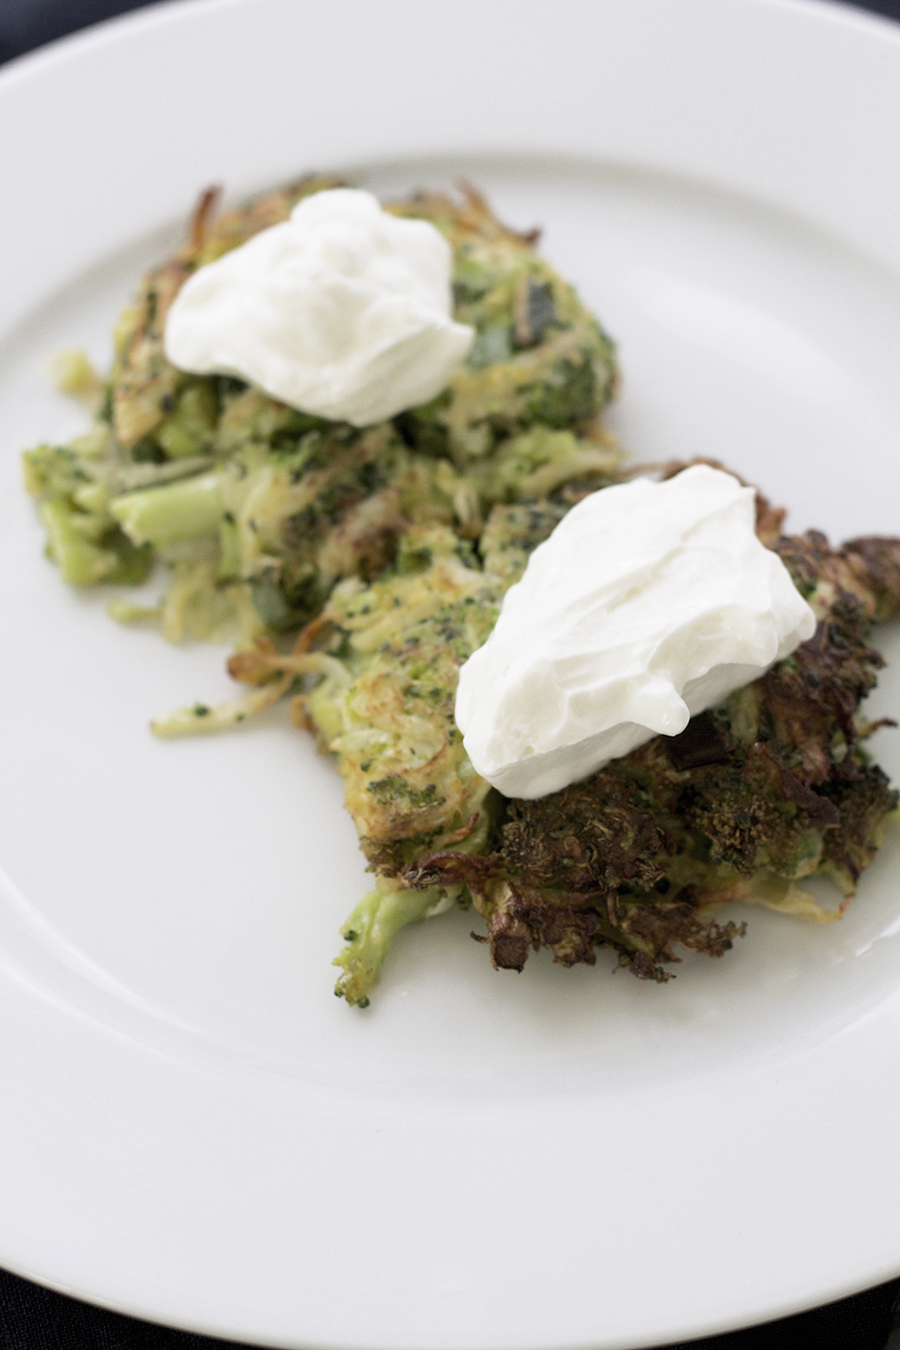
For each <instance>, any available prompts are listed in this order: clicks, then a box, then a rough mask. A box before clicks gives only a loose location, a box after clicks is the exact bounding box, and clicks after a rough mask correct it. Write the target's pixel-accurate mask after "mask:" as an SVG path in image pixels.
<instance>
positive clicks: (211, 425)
mask: <svg viewBox="0 0 900 1350" xmlns="http://www.w3.org/2000/svg"><path fill="white" fill-rule="evenodd" d="M336 184H337V180H334V179H329V178H324V177H321V176H318V177H309V178H305V179H301V180H300V181H299V182H297V183H294V184H292V185H290V186H288V187H286V188H283V189H279V190H278V191H276V192H272V193H268V194H266V195H265V196H262V197H260V198H257V199H256V200H255V201H254V202H251V203H250V204H249V206H246V207H244V208H242V209H240V210H237V211H232V212H229V213H227V214H225V215H222V216H221V217H220V218H218V219H215V216H214V213H215V206H216V199H217V194H216V193H215V192H213V191H210V192H207V193H205V194H204V195H203V197H202V198H201V201H200V204H199V206H198V208H197V210H196V212H195V215H194V218H193V221H192V224H191V228H190V231H189V238H188V240H187V242H186V243H185V245H184V247H183V248H181V249H180V250H179V251H178V252H177V253H176V254H175V255H174V256H173V257H172V258H170V259H169V260H168V261H166V262H165V263H163V264H162V265H161V266H160V267H157V268H154V269H153V270H152V271H150V272H149V273H148V274H147V276H146V277H145V278H144V281H143V283H142V285H141V288H140V291H139V294H138V296H137V299H136V301H135V303H134V305H132V306H130V307H129V308H128V309H127V310H126V311H125V312H124V314H123V315H122V317H121V319H120V321H119V325H118V328H117V331H116V343H115V351H116V355H115V361H114V364H113V368H112V371H111V373H110V376H109V379H108V380H107V382H106V385H105V387H104V386H103V385H102V382H100V381H99V380H98V379H97V378H96V377H95V378H94V379H90V378H85V375H84V371H81V370H80V371H79V380H80V384H81V386H82V387H83V388H84V389H87V388H91V390H92V391H93V388H94V385H95V384H96V385H97V386H98V387H99V389H100V394H101V399H100V406H99V408H98V410H97V415H96V420H95V423H94V426H93V427H92V429H91V431H90V432H89V433H88V434H87V435H86V436H84V437H81V438H79V439H78V440H76V441H73V442H72V443H71V444H70V445H67V446H48V445H44V446H38V447H37V448H36V449H34V450H31V451H28V452H27V453H26V455H25V473H26V483H27V486H28V488H29V490H30V491H31V492H32V493H33V494H34V495H35V496H36V497H37V498H38V500H39V502H40V507H41V513H42V517H43V520H44V523H45V527H46V529H47V533H48V552H49V553H50V555H51V557H52V558H53V559H54V560H55V561H56V562H57V563H58V565H59V567H60V569H61V571H62V573H63V577H64V579H65V580H66V581H69V582H72V583H73V584H76V585H91V584H94V583H97V582H102V581H106V582H115V583H122V584H130V583H135V582H140V581H142V580H143V579H144V578H145V577H146V575H147V574H148V572H149V570H150V568H151V566H152V564H153V562H154V560H155V559H157V558H159V559H161V560H162V561H163V562H164V563H165V564H166V565H167V566H168V567H169V569H170V571H171V574H172V576H171V584H170V586H169V588H168V591H167V593H166V595H165V596H164V598H163V601H162V603H161V608H160V612H159V616H158V617H159V618H160V620H161V624H162V628H163V632H164V633H165V635H166V636H167V637H169V638H170V639H172V640H178V639H179V638H180V637H182V636H183V635H185V634H190V635H193V636H197V637H213V638H218V637H220V636H222V635H223V633H224V631H225V629H227V628H228V627H229V625H230V627H231V629H232V630H236V631H237V634H238V640H239V645H240V646H241V647H246V646H248V645H249V644H250V643H251V642H252V641H253V640H254V639H255V638H256V637H259V636H261V635H264V634H267V635H269V636H274V635H276V634H278V633H280V632H284V631H288V630H291V629H293V630H296V629H298V628H300V627H301V626H302V625H303V624H305V623H307V622H309V620H310V619H312V618H314V617H315V616H316V615H317V614H318V613H319V612H320V610H321V609H322V606H323V605H324V604H325V602H326V600H327V598H328V595H329V593H330V591H331V588H332V586H333V585H334V583H335V582H336V581H337V580H339V579H340V578H342V577H347V576H359V577H362V578H363V579H367V578H369V577H371V576H374V575H375V574H377V572H378V571H379V570H380V569H381V568H383V567H384V566H386V565H387V564H388V563H390V562H391V560H392V559H393V556H394V553H395V551H396V547H397V540H398V537H399V536H400V534H402V533H403V531H404V530H406V529H408V528H409V527H410V526H413V525H416V524H419V523H424V522H429V523H433V524H437V525H448V526H452V527H453V528H454V529H455V530H456V531H457V532H458V533H459V534H461V535H463V536H465V537H468V538H471V539H473V540H474V539H477V538H478V536H479V534H480V532H481V530H482V528H483V525H484V519H485V516H486V514H487V513H488V512H489V510H490V508H491V506H492V505H493V504H494V503H495V502H498V501H500V502H506V501H520V500H528V499H532V498H537V497H541V496H544V495H546V494H547V493H550V492H553V491H555V490H556V489H558V488H559V487H560V486H561V485H564V484H566V483H569V482H572V481H576V480H577V481H584V482H589V483H592V484H593V485H597V484H599V483H602V482H604V481H607V480H608V476H609V474H610V473H611V472H612V471H613V470H614V469H615V467H616V465H617V463H618V460H619V455H618V452H617V451H616V450H615V448H614V446H613V443H612V441H611V438H610V437H609V436H608V435H607V434H606V433H605V432H604V431H603V429H602V427H601V426H600V424H599V421H598V417H599V413H600V412H601V410H602V408H603V407H604V406H605V404H606V403H607V402H608V400H609V398H610V396H611V393H612V390H613V385H614V381H615V364H614V355H613V348H612V344H611V343H610V341H609V339H608V338H607V337H606V336H605V334H603V332H602V330H601V329H600V327H599V325H598V324H597V322H596V320H595V319H594V318H593V317H592V316H591V315H590V313H589V312H588V311H587V310H586V309H584V307H583V306H582V305H581V304H580V303H579V301H578V299H577V298H576V296H575V293H574V291H572V289H571V287H569V286H567V285H566V284H565V283H564V282H563V281H562V280H561V279H560V278H559V277H557V276H556V274H555V273H554V272H553V271H552V269H551V268H549V267H548V266H547V264H546V263H544V262H543V261H542V260H541V259H540V258H539V257H538V255H537V254H536V253H535V252H534V249H533V248H532V247H531V243H530V241H529V239H528V238H526V237H522V236H519V235H517V234H515V233H513V232H512V231H510V230H507V229H506V228H505V227H504V226H502V225H501V224H500V223H499V222H498V221H497V220H496V219H495V218H494V217H493V215H492V214H491V212H490V211H489V209H488V207H487V206H486V204H485V203H484V201H483V200H482V199H481V198H479V197H478V196H477V195H476V194H474V193H473V192H471V191H468V192H467V194H466V195H465V196H464V197H463V198H462V200H460V201H458V202H454V201H453V200H451V199H450V198H448V197H423V198H421V199H416V200H414V201H412V202H408V203H400V204H398V205H396V206H394V207H393V208H391V209H393V210H395V211H397V212H400V213H403V214H406V215H415V216H422V217H423V218H426V219H430V220H433V221H434V223H435V225H436V226H437V227H438V228H439V229H441V230H443V232H444V233H445V234H446V235H447V237H448V238H449V240H450V243H451V245H452V248H453V258H454V292H455V296H456V314H457V317H458V318H461V319H463V320H464V321H465V322H466V323H471V324H473V325H474V326H475V328H476V329H477V338H476V342H475V345H474V348H473V352H472V354H471V356H470V358H469V362H468V364H467V365H466V366H465V367H464V368H463V369H462V370H461V371H460V373H459V374H458V375H457V377H456V378H455V379H454V381H453V383H452V384H451V386H450V387H449V388H448V389H447V390H446V391H445V392H444V393H443V394H441V395H440V396H439V397H438V399H436V400H435V401H434V402H433V403H432V404H430V405H429V406H428V407H426V408H419V409H413V410H411V411H409V412H406V413H403V414H402V415H400V416H399V417H397V418H395V419H393V420H392V421H389V422H384V423H381V424H379V425H378V426H375V427H369V428H365V429H359V428H355V427H352V426H349V425H347V424H345V423H339V422H331V421H327V420H325V419H323V418H319V417H314V416H311V415H307V414H305V413H301V412H298V411H296V410H295V409H293V408H289V407H286V406H285V405H284V404H282V403H279V402H278V401H277V400H275V399H272V398H270V397H269V396H268V395H266V394H263V393H262V392H260V391H259V390H257V389H254V388H250V387H248V386H247V385H246V384H245V383H243V382H242V381H240V380H236V379H233V378H231V377H224V376H223V377H218V376H196V375H190V374H187V373H186V372H183V371H179V370H176V369H175V367H173V366H172V365H171V364H170V363H169V362H168V361H167V359H166V356H165V351H164V346H163V337H164V330H165V319H166V315H167V313H168V310H169V307H170V305H171V303H172V301H173V299H174V297H175V296H176V294H177V293H178V290H179V288H180V287H181V286H182V284H183V283H184V281H185V280H186V279H187V278H188V277H189V276H190V275H191V274H192V273H193V272H195V271H196V270H197V269H198V268H199V267H202V266H203V265H204V264H206V263H208V262H210V261H212V260H214V259H216V258H218V257H221V256H222V255H223V254H224V253H226V252H228V251H229V250H230V249H232V248H235V247H237V246H238V245H239V244H241V243H243V242H244V241H245V240H246V239H248V238H250V237H251V235H253V234H254V233H256V232H257V231H258V230H261V229H264V228H266V227H268V226H271V225H274V224H277V223H278V222H280V221H283V220H285V219H286V218H287V216H288V215H289V213H290V211H291V209H292V207H293V206H294V205H295V204H296V203H297V202H298V201H299V200H300V199H301V198H303V197H305V196H307V195H309V194H310V193H313V192H317V191H320V190H322V189H324V188H329V187H333V186H335V185H336ZM504 325H505V326H504ZM504 333H506V334H507V338H503V340H502V341H501V338H502V335H503V334H504ZM507 339H508V340H507ZM88 374H90V372H88ZM69 383H70V385H71V386H72V388H73V389H74V387H75V386H74V383H73V381H72V380H70V381H69ZM115 612H116V613H117V615H118V616H119V617H129V616H132V617H141V616H146V615H147V614H148V611H146V610H143V611H142V610H138V609H136V608H135V607H134V606H129V605H127V604H122V603H119V604H118V606H117V607H116V610H115Z"/></svg>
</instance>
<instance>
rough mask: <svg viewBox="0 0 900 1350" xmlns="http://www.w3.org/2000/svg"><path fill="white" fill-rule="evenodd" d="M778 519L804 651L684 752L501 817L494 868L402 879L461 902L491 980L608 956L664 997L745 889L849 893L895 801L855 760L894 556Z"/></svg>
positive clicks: (763, 522) (647, 759)
mask: <svg viewBox="0 0 900 1350" xmlns="http://www.w3.org/2000/svg"><path fill="white" fill-rule="evenodd" d="M781 514H782V513H779V512H772V511H771V509H770V508H768V506H767V504H766V503H764V502H762V503H761V511H760V520H759V531H760V534H761V536H762V537H763V538H764V541H765V542H767V543H769V545H770V546H771V547H774V548H775V549H776V551H777V552H778V553H779V554H780V556H781V557H782V559H783V561H784V562H785V564H786V566H787V567H788V569H789V571H790V573H791V575H792V577H793V579H794V581H795V584H796V585H797V587H798V589H799V590H800V591H801V593H803V594H804V595H805V596H807V597H808V598H809V599H810V602H811V603H812V604H813V607H814V609H815V610H816V612H817V614H818V615H820V616H821V617H820V619H819V623H818V627H817V629H816V632H815V635H814V636H813V637H812V638H811V639H810V640H809V641H808V642H806V643H804V644H803V645H802V646H801V647H800V648H798V650H797V651H796V652H795V654H794V655H793V656H792V657H790V658H789V659H788V660H786V661H782V662H780V663H779V664H778V665H777V666H775V667H774V668H773V669H772V670H771V671H770V672H769V673H768V674H767V675H765V676H764V677H763V678H762V679H760V680H757V681H756V682H755V683H754V684H752V685H750V686H749V687H748V688H746V689H744V690H739V691H738V692H737V693H736V694H734V695H732V696H731V697H730V698H729V699H728V700H727V701H726V703H725V705H724V706H723V707H722V708H720V709H717V710H715V711H714V712H712V713H704V714H702V715H701V716H699V717H696V718H694V719H693V721H692V722H691V723H690V725H689V726H688V728H687V730H686V731H685V732H684V733H683V734H682V735H681V736H678V737H675V738H666V737H657V738H655V739H653V740H651V741H649V742H648V743H647V744H646V745H644V746H642V747H640V748H639V749H637V750H635V751H633V752H632V753H631V754H630V755H628V756H626V757H625V758H623V759H620V760H617V761H614V762H612V763H610V764H609V765H608V766H607V767H606V768H604V769H603V770H601V771H600V772H599V773H597V774H595V775H594V776H593V777H592V778H591V779H589V780H587V781H585V782H582V783H578V784H575V785H573V786H571V787H569V788H566V789H565V790H564V791H562V792H557V793H553V794H552V795H550V796H548V797H544V798H541V799H540V800H537V801H520V800H511V801H507V802H505V803H504V805H503V808H502V809H503V815H502V818H501V823H500V825H499V829H498V833H497V835H496V836H495V837H496V839H497V844H496V847H495V848H494V850H493V851H492V852H491V853H490V854H488V855H486V856H480V855H477V854H463V853H459V852H455V851H445V852H440V853H433V854H430V855H429V856H426V857H424V858H421V859H420V860H418V861H417V862H415V863H413V864H410V865H408V866H407V867H406V868H405V869H404V871H403V873H402V875H403V877H404V879H405V881H406V882H407V884H409V885H412V886H414V887H417V888H421V887H426V886H435V885H437V886H446V885H449V884H453V883H462V884H464V885H465V886H467V887H468V888H469V890H470V892H471V894H472V896H473V898H474V901H475V905H476V907H477V908H478V910H479V911H480V912H481V913H482V914H484V915H485V917H486V918H487V921H488V933H487V938H481V939H479V940H481V941H487V942H488V943H489V944H490V950H491V957H492V959H493V963H494V965H495V966H496V967H506V968H511V969H514V970H521V969H522V967H523V965H524V963H525V961H526V958H527V956H528V953H529V950H530V949H535V950H537V949H538V948H540V947H549V948H550V949H551V950H552V951H553V955H554V960H556V961H558V962H560V963H562V964H563V965H565V966H571V965H574V964H576V963H578V962H585V963H587V964H589V965H590V964H593V963H594V961H595V959H596V949H597V948H598V947H603V946H608V947H612V948H614V949H616V950H617V951H618V953H619V959H620V963H621V964H623V965H627V966H628V967H629V968H630V969H631V971H632V972H633V973H634V974H635V975H637V976H639V977H641V978H644V979H647V978H650V979H656V980H659V981H662V980H665V979H669V978H671V975H670V974H669V973H668V972H666V971H665V970H664V969H663V966H664V965H665V964H668V963H671V962H674V961H678V959H679V958H678V956H677V955H676V954H675V947H676V945H680V946H682V947H685V948H687V949H689V950H691V951H698V952H705V953H707V954H709V955H711V956H720V955H721V954H722V953H723V952H724V951H726V950H727V949H728V948H729V947H730V946H731V944H732V940H733V939H734V937H735V936H736V935H738V934H739V933H740V932H742V931H743V927H744V926H743V925H737V924H735V923H734V922H730V921H728V922H724V923H723V922H719V921H717V920H716V919H715V918H712V917H711V916H710V913H709V908H708V907H709V906H710V905H711V904H713V903H715V904H718V903H720V902H722V901H724V900H731V899H741V898H742V897H749V896H750V894H751V879H753V881H755V882H756V883H757V884H758V883H759V880H760V878H766V877H769V878H771V879H772V881H773V883H776V884H778V885H780V886H781V888H782V891H784V890H785V889H786V887H787V886H788V885H789V883H790V879H791V878H796V877H802V876H805V875H809V874H811V873H812V872H814V871H818V872H820V873H821V872H824V873H825V874H827V875H830V876H831V877H832V878H833V879H834V880H835V881H836V882H837V883H838V884H839V885H840V886H841V888H842V890H843V891H844V893H845V894H846V895H850V894H852V893H853V891H854V889H855V885H856V882H857V879H858V877H859V875H860V873H861V871H862V870H863V868H864V867H866V866H867V865H868V863H869V862H871V860H872V858H873V857H874V854H875V852H876V849H877V847H878V844H879V842H880V832H881V826H882V824H883V821H884V819H885V817H886V815H887V814H888V813H889V812H890V811H891V810H892V809H894V808H895V807H896V805H897V800H898V794H897V792H896V791H894V790H892V789H891V787H890V786H889V783H888V780H887V778H886V777H885V775H884V774H883V773H882V771H881V770H880V769H879V768H878V767H877V766H875V765H874V764H871V763H870V762H869V761H868V758H867V756H866V755H865V753H864V751H863V750H862V748H861V740H862V739H863V738H864V737H865V736H867V735H868V734H870V732H871V731H872V730H873V729H874V726H873V725H870V724H866V723H865V722H863V721H862V720H861V719H860V717H859V715H858V708H859V704H860V700H861V699H862V698H863V696H864V695H865V694H866V693H867V692H868V691H869V690H870V689H871V688H872V686H873V685H874V684H875V672H876V670H877V669H878V668H879V666H881V665H882V664H883V661H882V658H881V657H880V655H879V654H878V653H877V652H876V651H874V650H873V649H872V648H871V647H869V646H868V645H867V642H866V639H867V636H868V633H869V630H870V628H871V626H872V624H873V622H875V621H880V620H886V619H891V618H896V617H898V616H900V540H897V539H878V538H870V539H858V540H854V541H851V542H850V543H848V544H846V545H844V546H843V547H842V548H840V549H832V548H830V547H829V545H828V542H827V540H826V539H825V537H824V536H823V535H821V534H819V533H817V532H815V531H810V532H809V533H808V534H806V535H803V536H801V537H796V538H791V537H783V536H779V535H778V533H777V531H778V525H779V523H780V516H781ZM767 534H768V536H769V537H768V538H766V535H767ZM473 936H474V934H473Z"/></svg>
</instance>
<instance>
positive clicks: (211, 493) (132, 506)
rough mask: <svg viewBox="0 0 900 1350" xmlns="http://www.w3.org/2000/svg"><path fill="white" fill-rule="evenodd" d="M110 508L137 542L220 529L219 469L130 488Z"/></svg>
mask: <svg viewBox="0 0 900 1350" xmlns="http://www.w3.org/2000/svg"><path fill="white" fill-rule="evenodd" d="M109 509H110V511H111V512H112V514H113V516H115V518H116V520H117V521H118V522H119V523H120V525H121V526H122V529H123V530H124V531H125V533H126V534H127V535H128V537H129V539H131V540H133V542H134V543H135V544H153V545H154V546H155V547H157V548H162V547H164V546H165V545H166V544H180V543H183V542H185V541H186V540H188V539H201V538H203V536H204V535H214V534H217V533H218V529H219V524H220V522H221V520H222V513H223V511H224V506H223V504H222V486H221V482H220V479H219V475H218V473H215V472H213V473H203V474H198V475H197V477H196V478H182V479H179V480H178V481H177V482H175V483H166V484H164V485H163V486H162V487H154V488H144V489H142V490H141V491H138V492H126V493H124V494H123V495H122V496H121V497H115V498H113V500H112V501H111V502H110V505H109Z"/></svg>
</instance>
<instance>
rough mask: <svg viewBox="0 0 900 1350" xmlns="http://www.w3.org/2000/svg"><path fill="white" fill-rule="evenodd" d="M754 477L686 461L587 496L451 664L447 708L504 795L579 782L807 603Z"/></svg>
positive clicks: (801, 624) (762, 657) (727, 682)
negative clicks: (777, 546)
mask: <svg viewBox="0 0 900 1350" xmlns="http://www.w3.org/2000/svg"><path fill="white" fill-rule="evenodd" d="M754 520H755V507H754V493H753V489H752V488H745V487H741V485H740V483H738V481H737V479H735V478H733V477H732V476H731V475H730V474H727V473H723V472H721V471H720V470H718V469H711V468H708V467H707V466H705V465H695V466H694V467H692V468H689V469H685V470H684V471H683V472H682V473H680V474H678V475H677V477H675V478H672V479H670V480H669V481H668V482H664V483H655V482H652V481H651V480H650V479H649V478H638V479H635V480H634V481H633V482H631V483H627V484H623V485H621V486H616V487H610V488H604V489H602V490H601V491H599V492H595V493H594V494H593V495H592V496H590V497H587V498H585V499H584V500H583V501H581V502H579V504H578V505H577V506H576V507H574V508H573V510H572V511H570V512H569V514H568V515H567V516H565V517H564V519H563V520H562V521H560V523H559V525H557V527H556V529H555V530H554V531H553V534H552V535H551V536H550V538H549V539H548V540H546V542H545V543H543V544H541V545H540V547H538V548H537V549H535V551H534V553H533V554H532V555H531V557H530V559H529V561H528V566H527V568H526V570H525V574H524V576H523V577H522V580H521V581H519V582H518V583H517V584H516V585H515V586H513V587H511V588H510V590H509V591H508V592H507V594H506V596H505V598H504V601H503V606H502V609H501V612H500V617H499V619H498V621H497V624H496V627H495V628H494V631H493V632H492V634H491V636H490V637H489V638H488V640H487V642H486V643H485V644H484V646H483V647H481V648H479V650H478V651H476V652H475V653H474V654H473V655H472V657H471V658H470V659H469V660H468V661H467V662H466V663H465V665H464V666H463V667H462V669H461V671H460V680H459V690H458V693H457V698H456V721H457V724H458V726H459V728H460V730H461V731H462V732H463V733H464V744H465V747H466V751H467V752H468V755H469V758H470V759H471V761H472V764H473V765H474V767H475V769H476V770H477V772H478V773H480V774H481V775H482V777H483V778H486V779H487V780H488V782H490V783H492V784H493V785H494V786H495V787H497V788H499V789H500V791H501V792H503V793H505V794H506V795H507V796H510V797H527V798H533V797H543V796H545V795H546V794H547V793H549V792H556V791H558V790H559V789H560V788H564V787H566V786H567V785H568V784H569V783H575V782H578V781H579V779H582V778H585V777H587V775H588V774H590V773H593V772H595V770H597V769H599V768H602V766H603V765H604V764H606V763H607V762H608V761H609V760H611V759H615V758H617V757H618V756H620V755H626V754H628V752H629V751H630V750H633V749H634V748H635V747H636V746H638V745H642V744H643V743H644V742H645V741H647V740H649V739H650V737H651V736H655V735H659V734H662V735H665V736H676V735H678V733H679V732H681V731H683V730H684V728H685V727H686V726H687V723H688V721H689V719H690V718H691V717H692V716H693V715H694V714H696V713H698V712H702V711H703V709H704V708H711V707H713V706H714V705H715V704H717V703H719V702H720V701H721V700H722V699H723V698H724V697H725V696H726V694H729V693H731V691H732V690H733V689H738V688H740V687H741V686H742V685H745V684H748V683H749V682H750V681H751V680H755V679H756V678H757V677H758V676H760V675H762V674H763V673H764V672H765V671H766V670H768V669H769V667H770V666H771V665H773V664H774V662H775V661H780V660H781V659H782V658H783V657H785V656H788V655H789V654H790V653H791V652H792V651H793V650H794V649H795V647H797V646H798V645H799V643H801V642H803V641H805V639H806V638H809V637H811V636H812V634H813V632H814V630H815V626H816V625H815V617H814V615H813V612H812V610H811V609H810V607H809V605H808V604H807V603H806V601H805V600H804V599H803V598H802V597H801V595H800V594H799V592H798V591H797V589H796V588H795V586H794V584H793V582H792V581H791V578H790V575H789V574H788V571H787V569H786V568H785V566H784V564H783V563H782V561H781V559H780V558H779V557H778V555H777V554H775V553H773V552H771V551H770V550H769V549H767V548H765V547H764V546H763V545H762V544H761V543H760V542H759V540H758V538H757V537H756V534H755V532H754Z"/></svg>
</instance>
